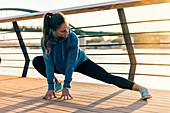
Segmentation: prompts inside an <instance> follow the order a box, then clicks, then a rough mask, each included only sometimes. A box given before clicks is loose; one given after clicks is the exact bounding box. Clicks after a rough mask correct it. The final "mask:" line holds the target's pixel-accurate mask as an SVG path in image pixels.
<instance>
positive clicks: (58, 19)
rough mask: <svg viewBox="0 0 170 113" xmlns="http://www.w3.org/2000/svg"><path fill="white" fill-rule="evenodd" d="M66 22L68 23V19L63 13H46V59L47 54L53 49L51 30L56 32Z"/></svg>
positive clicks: (44, 31) (44, 36)
mask: <svg viewBox="0 0 170 113" xmlns="http://www.w3.org/2000/svg"><path fill="white" fill-rule="evenodd" d="M65 22H66V18H65V17H64V15H63V14H62V13H61V12H58V13H54V14H53V13H46V14H45V15H44V25H43V46H44V48H45V57H47V54H48V53H50V51H51V47H50V38H51V36H49V31H50V29H53V30H54V31H56V30H57V29H59V28H60V27H61V25H62V24H63V23H65Z"/></svg>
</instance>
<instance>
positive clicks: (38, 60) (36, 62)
mask: <svg viewBox="0 0 170 113" xmlns="http://www.w3.org/2000/svg"><path fill="white" fill-rule="evenodd" d="M32 63H33V66H34V68H35V69H36V70H37V71H38V72H39V73H40V74H41V75H43V76H44V77H45V78H47V75H46V67H45V63H44V58H43V56H37V57H35V58H34V59H33V61H32ZM54 72H55V73H58V74H61V73H60V72H59V71H57V70H54ZM54 79H55V83H56V84H60V82H59V81H58V79H57V78H56V77H54Z"/></svg>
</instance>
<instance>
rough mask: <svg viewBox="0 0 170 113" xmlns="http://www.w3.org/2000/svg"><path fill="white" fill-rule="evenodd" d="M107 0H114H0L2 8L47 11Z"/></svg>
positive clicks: (105, 0)
mask: <svg viewBox="0 0 170 113" xmlns="http://www.w3.org/2000/svg"><path fill="white" fill-rule="evenodd" d="M107 1H114V0H7V1H6V0H0V8H27V9H34V10H40V11H46V10H54V9H60V8H66V7H73V6H81V5H87V4H92V3H100V2H107ZM115 1H116V0H115Z"/></svg>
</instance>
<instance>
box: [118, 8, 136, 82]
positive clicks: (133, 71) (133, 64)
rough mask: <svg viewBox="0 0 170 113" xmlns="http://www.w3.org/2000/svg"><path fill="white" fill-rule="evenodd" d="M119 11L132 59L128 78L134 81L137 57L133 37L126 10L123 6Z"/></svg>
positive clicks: (130, 58)
mask: <svg viewBox="0 0 170 113" xmlns="http://www.w3.org/2000/svg"><path fill="white" fill-rule="evenodd" d="M117 11H118V15H119V19H120V23H121V27H122V32H123V36H124V40H125V44H126V49H127V51H128V55H129V60H130V70H129V77H128V79H129V80H131V81H134V76H135V71H136V57H135V53H134V49H133V46H132V41H131V37H130V34H129V29H128V25H127V21H126V16H125V13H124V10H123V8H121V9H117Z"/></svg>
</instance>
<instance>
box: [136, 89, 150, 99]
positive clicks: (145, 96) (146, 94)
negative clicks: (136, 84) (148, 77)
mask: <svg viewBox="0 0 170 113" xmlns="http://www.w3.org/2000/svg"><path fill="white" fill-rule="evenodd" d="M139 92H140V93H141V96H142V99H143V100H144V99H149V98H152V96H151V94H149V91H148V89H146V88H143V87H142V88H140V90H139Z"/></svg>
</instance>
